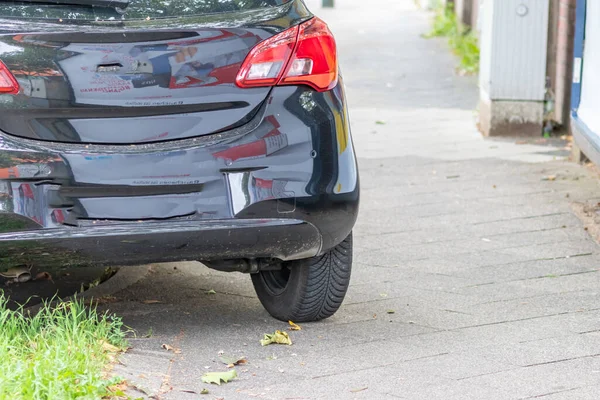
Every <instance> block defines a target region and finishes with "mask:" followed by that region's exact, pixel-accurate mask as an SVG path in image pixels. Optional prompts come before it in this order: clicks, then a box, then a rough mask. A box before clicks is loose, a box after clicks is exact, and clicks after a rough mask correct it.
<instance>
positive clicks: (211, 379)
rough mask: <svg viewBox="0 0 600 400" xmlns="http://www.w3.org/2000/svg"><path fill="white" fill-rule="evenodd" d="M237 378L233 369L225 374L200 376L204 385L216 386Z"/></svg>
mask: <svg viewBox="0 0 600 400" xmlns="http://www.w3.org/2000/svg"><path fill="white" fill-rule="evenodd" d="M236 377H237V372H236V371H235V369H230V370H229V371H226V372H207V373H205V374H204V375H202V382H204V383H214V384H217V385H219V386H220V385H221V381H223V382H225V383H227V382H229V381H231V380H233V379H235V378H236Z"/></svg>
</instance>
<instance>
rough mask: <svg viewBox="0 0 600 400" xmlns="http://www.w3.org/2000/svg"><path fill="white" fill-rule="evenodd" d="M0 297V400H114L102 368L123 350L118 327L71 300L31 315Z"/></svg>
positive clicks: (117, 322) (110, 318)
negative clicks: (16, 308)
mask: <svg viewBox="0 0 600 400" xmlns="http://www.w3.org/2000/svg"><path fill="white" fill-rule="evenodd" d="M7 305H8V304H7V299H6V298H5V297H4V296H1V297H0V360H1V361H0V399H1V400H4V399H7V400H8V399H11V400H13V399H15V400H16V399H27V400H29V399H48V400H62V399H75V398H78V399H101V398H103V397H114V394H115V393H114V392H111V391H110V390H109V388H108V387H109V386H110V385H114V384H116V383H118V380H117V379H116V378H111V377H110V375H109V370H108V369H107V367H108V366H109V365H110V363H111V362H112V361H114V359H115V357H116V353H117V352H118V351H119V350H120V349H123V348H124V347H125V338H124V336H125V333H124V331H123V329H122V327H123V324H122V322H121V320H120V319H119V318H117V317H114V316H110V315H107V314H100V313H99V312H98V311H97V310H96V308H95V307H87V306H86V305H85V304H84V303H83V301H80V300H75V301H68V302H62V303H59V304H58V305H56V306H51V305H50V303H44V305H43V307H42V308H41V309H40V311H39V312H37V314H34V315H29V313H27V312H26V311H25V310H23V309H22V308H21V309H19V310H16V311H12V310H10V309H8V306H7Z"/></svg>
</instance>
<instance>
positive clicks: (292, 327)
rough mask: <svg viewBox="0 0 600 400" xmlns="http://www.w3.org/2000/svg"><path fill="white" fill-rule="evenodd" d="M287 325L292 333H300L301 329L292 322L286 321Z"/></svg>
mask: <svg viewBox="0 0 600 400" xmlns="http://www.w3.org/2000/svg"><path fill="white" fill-rule="evenodd" d="M288 323H289V324H290V330H292V331H301V330H302V327H301V326H300V325H298V324H296V323H294V322H292V321H288Z"/></svg>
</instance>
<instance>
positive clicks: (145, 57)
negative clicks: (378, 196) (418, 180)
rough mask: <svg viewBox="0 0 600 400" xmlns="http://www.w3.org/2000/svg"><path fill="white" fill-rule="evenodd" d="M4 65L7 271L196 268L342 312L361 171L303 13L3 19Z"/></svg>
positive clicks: (248, 2)
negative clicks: (191, 263)
mask: <svg viewBox="0 0 600 400" xmlns="http://www.w3.org/2000/svg"><path fill="white" fill-rule="evenodd" d="M0 60H1V63H0V207H1V213H0V259H1V261H2V266H1V268H0V271H3V270H6V269H8V268H11V267H15V266H18V265H27V266H33V267H38V268H43V269H44V270H49V269H50V270H51V269H52V268H65V267H71V266H84V265H102V264H111V265H128V264H140V263H148V262H170V261H182V260H198V261H201V262H203V263H204V264H206V265H208V266H209V267H211V268H214V269H218V270H222V271H239V272H245V273H250V274H251V276H252V282H253V284H254V287H255V288H256V292H257V294H258V297H259V299H260V300H261V302H262V304H263V305H264V306H265V308H266V309H267V310H268V311H269V313H271V314H272V315H273V316H274V317H276V318H279V319H282V320H294V321H313V320H319V319H323V318H327V317H329V316H331V315H332V314H334V313H335V312H336V311H337V309H338V308H339V306H340V304H341V302H342V300H343V298H344V295H345V293H346V290H347V288H348V284H349V280H350V270H351V264H352V228H353V226H354V223H355V220H356V217H357V213H358V204H359V181H358V171H357V164H356V158H355V154H354V149H353V145H352V139H351V137H350V127H349V122H348V113H347V108H346V101H345V97H344V85H343V81H342V77H341V76H340V75H339V69H338V59H337V52H336V44H335V40H334V38H333V36H332V34H331V32H330V30H329V29H328V27H327V25H326V24H325V23H324V22H323V21H322V20H320V19H318V18H316V17H315V16H314V15H312V14H311V13H310V11H309V10H308V9H307V8H306V6H305V4H304V3H303V1H302V0H177V1H173V0H169V1H164V0H130V1H127V0H118V1H117V0H64V1H63V0H48V1H39V0H32V1H25V0H23V1H0Z"/></svg>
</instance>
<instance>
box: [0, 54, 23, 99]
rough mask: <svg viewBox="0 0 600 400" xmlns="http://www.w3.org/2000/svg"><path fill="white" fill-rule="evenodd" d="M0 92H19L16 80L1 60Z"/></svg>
mask: <svg viewBox="0 0 600 400" xmlns="http://www.w3.org/2000/svg"><path fill="white" fill-rule="evenodd" d="M0 93H2V94H17V93H19V82H17V80H16V79H15V77H14V75H13V74H12V72H10V71H9V69H8V68H7V67H6V65H4V63H3V62H2V61H0Z"/></svg>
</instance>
